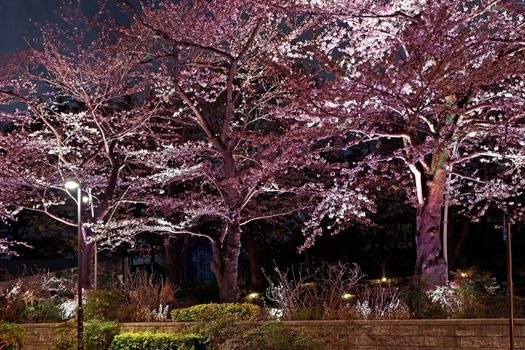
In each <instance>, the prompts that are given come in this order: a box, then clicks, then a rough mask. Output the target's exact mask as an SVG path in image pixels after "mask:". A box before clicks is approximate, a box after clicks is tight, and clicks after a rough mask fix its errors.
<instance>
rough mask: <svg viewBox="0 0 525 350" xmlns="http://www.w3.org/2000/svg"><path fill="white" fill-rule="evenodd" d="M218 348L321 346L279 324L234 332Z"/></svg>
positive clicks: (290, 349)
mask: <svg viewBox="0 0 525 350" xmlns="http://www.w3.org/2000/svg"><path fill="white" fill-rule="evenodd" d="M232 334H237V336H230V337H229V338H228V340H226V341H225V342H224V343H223V344H220V345H219V346H218V349H221V350H242V349H251V350H303V349H304V350H308V349H319V348H320V345H319V344H318V343H317V342H315V341H314V340H312V339H311V337H309V336H308V335H307V334H305V333H303V332H302V331H300V330H296V329H295V330H294V329H288V328H286V327H285V326H283V325H282V323H279V322H270V323H266V324H263V325H258V326H256V327H254V328H252V329H249V330H247V331H245V332H234V333H232Z"/></svg>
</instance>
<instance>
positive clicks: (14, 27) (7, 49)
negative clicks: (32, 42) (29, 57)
mask: <svg viewBox="0 0 525 350" xmlns="http://www.w3.org/2000/svg"><path fill="white" fill-rule="evenodd" d="M80 1H81V4H82V8H83V9H87V10H88V11H90V10H91V11H92V10H93V9H94V8H96V7H97V0H80ZM58 5H59V1H58V0H0V33H1V34H0V55H5V54H10V53H13V52H17V51H20V50H23V49H25V48H27V43H26V41H25V40H24V38H31V37H38V30H37V28H36V26H35V23H36V24H44V23H48V22H57V21H58V20H59V16H58V15H57V13H56V12H57V10H58ZM30 19H31V20H33V21H34V22H35V23H31V22H30Z"/></svg>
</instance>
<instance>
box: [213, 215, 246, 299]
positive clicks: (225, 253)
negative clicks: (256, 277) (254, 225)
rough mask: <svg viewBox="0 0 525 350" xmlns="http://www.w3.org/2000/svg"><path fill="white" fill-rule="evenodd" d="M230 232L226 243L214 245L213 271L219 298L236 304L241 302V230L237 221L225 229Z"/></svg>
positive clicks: (225, 239) (225, 240)
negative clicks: (239, 281) (239, 278)
mask: <svg viewBox="0 0 525 350" xmlns="http://www.w3.org/2000/svg"><path fill="white" fill-rule="evenodd" d="M225 229H226V230H228V232H227V234H226V237H225V238H224V243H223V244H222V246H221V243H220V242H217V241H215V242H214V243H212V256H213V258H212V262H211V270H212V272H213V274H214V275H215V279H216V280H217V285H218V286H219V298H220V301H221V302H223V303H235V302H237V301H238V300H239V284H238V280H237V278H238V275H239V255H240V252H241V230H240V225H239V221H238V220H235V221H234V222H232V223H231V224H228V225H227V227H226V228H225Z"/></svg>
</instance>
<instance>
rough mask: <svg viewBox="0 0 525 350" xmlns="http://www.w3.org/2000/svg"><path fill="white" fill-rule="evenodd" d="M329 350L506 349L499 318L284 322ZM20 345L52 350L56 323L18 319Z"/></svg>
mask: <svg viewBox="0 0 525 350" xmlns="http://www.w3.org/2000/svg"><path fill="white" fill-rule="evenodd" d="M282 324H283V325H285V326H286V327H292V328H297V329H301V330H302V331H303V332H305V333H307V334H309V335H311V337H312V338H315V339H317V340H319V341H321V343H322V344H324V345H323V347H324V348H325V349H330V350H339V349H340V350H438V349H439V350H489V349H490V350H493V349H508V348H509V337H508V334H509V331H508V329H509V327H508V321H507V320H505V319H475V320H398V321H289V322H282ZM191 326H192V324H191V323H179V322H148V323H123V324H121V330H122V331H147V330H159V331H168V332H184V331H185V330H186V331H187V330H188V329H189V328H190V327H191ZM21 327H22V328H23V329H24V331H25V336H24V347H23V349H24V350H53V349H54V348H55V344H56V343H57V341H58V338H59V337H60V331H59V329H58V325H57V324H53V323H49V324H22V325H21ZM515 335H516V337H515V348H516V349H525V319H518V320H516V321H515Z"/></svg>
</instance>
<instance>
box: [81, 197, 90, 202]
mask: <svg viewBox="0 0 525 350" xmlns="http://www.w3.org/2000/svg"><path fill="white" fill-rule="evenodd" d="M82 203H86V204H88V203H89V197H87V196H83V197H82Z"/></svg>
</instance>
